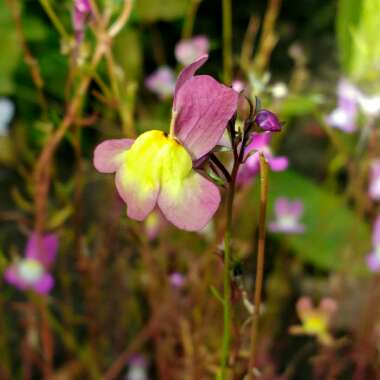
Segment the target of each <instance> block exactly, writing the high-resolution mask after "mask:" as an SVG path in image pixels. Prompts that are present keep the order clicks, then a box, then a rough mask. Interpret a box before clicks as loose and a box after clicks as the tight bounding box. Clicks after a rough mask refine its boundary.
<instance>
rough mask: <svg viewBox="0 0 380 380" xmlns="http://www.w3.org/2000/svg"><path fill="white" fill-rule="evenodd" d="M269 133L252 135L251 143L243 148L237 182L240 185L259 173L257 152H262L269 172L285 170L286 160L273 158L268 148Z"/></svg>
mask: <svg viewBox="0 0 380 380" xmlns="http://www.w3.org/2000/svg"><path fill="white" fill-rule="evenodd" d="M271 138H272V134H271V132H264V133H256V132H254V133H252V136H251V143H250V144H249V145H248V146H247V147H246V148H245V157H247V158H246V159H245V162H244V163H243V165H241V167H240V169H239V172H238V177H237V182H238V183H239V184H240V185H245V184H247V183H249V182H250V181H251V180H252V179H253V178H254V177H255V176H256V175H257V174H258V173H259V171H260V158H259V152H263V153H264V156H265V158H266V159H267V161H268V164H269V167H270V168H271V170H273V171H275V172H278V171H283V170H286V169H287V167H288V159H287V157H284V156H278V157H274V156H273V154H272V151H271V149H270V147H269V144H270V140H271Z"/></svg>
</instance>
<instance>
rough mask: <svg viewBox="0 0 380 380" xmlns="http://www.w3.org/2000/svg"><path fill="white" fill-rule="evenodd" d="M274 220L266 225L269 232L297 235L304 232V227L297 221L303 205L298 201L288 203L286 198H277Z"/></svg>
mask: <svg viewBox="0 0 380 380" xmlns="http://www.w3.org/2000/svg"><path fill="white" fill-rule="evenodd" d="M274 211H275V220H274V221H273V222H271V223H269V225H268V229H269V231H271V232H282V233H285V234H299V233H302V232H304V230H305V226H304V225H303V224H300V222H299V219H300V218H301V216H302V214H303V204H302V202H301V201H299V200H295V201H293V202H292V201H290V200H289V199H286V198H278V199H277V200H276V203H275V206H274Z"/></svg>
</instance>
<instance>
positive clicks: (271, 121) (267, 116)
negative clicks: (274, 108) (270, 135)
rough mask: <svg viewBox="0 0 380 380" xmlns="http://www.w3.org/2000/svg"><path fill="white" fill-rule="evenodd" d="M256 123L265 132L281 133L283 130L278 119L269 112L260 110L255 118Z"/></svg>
mask: <svg viewBox="0 0 380 380" xmlns="http://www.w3.org/2000/svg"><path fill="white" fill-rule="evenodd" d="M255 122H256V124H257V126H258V127H259V128H261V129H262V130H264V131H269V132H280V131H281V129H282V125H281V123H280V120H278V117H277V116H276V115H275V114H274V113H273V112H270V111H268V110H260V111H259V112H258V113H257V114H256V116H255Z"/></svg>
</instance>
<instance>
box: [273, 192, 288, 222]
mask: <svg viewBox="0 0 380 380" xmlns="http://www.w3.org/2000/svg"><path fill="white" fill-rule="evenodd" d="M289 208H290V206H289V201H288V200H287V199H286V198H284V197H280V198H277V200H276V203H275V205H274V209H275V213H276V216H277V218H280V217H281V216H282V215H287V214H289Z"/></svg>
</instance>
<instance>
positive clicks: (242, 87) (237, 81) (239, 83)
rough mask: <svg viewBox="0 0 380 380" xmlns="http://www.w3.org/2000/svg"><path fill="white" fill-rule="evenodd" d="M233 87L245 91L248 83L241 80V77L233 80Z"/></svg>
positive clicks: (237, 90) (238, 90)
mask: <svg viewBox="0 0 380 380" xmlns="http://www.w3.org/2000/svg"><path fill="white" fill-rule="evenodd" d="M232 88H233V89H234V90H235V91H236V92H239V93H240V92H243V91H244V90H245V88H246V84H245V83H244V82H243V81H242V80H240V79H235V80H234V81H233V82H232Z"/></svg>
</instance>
